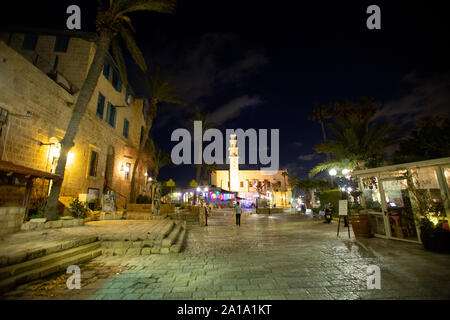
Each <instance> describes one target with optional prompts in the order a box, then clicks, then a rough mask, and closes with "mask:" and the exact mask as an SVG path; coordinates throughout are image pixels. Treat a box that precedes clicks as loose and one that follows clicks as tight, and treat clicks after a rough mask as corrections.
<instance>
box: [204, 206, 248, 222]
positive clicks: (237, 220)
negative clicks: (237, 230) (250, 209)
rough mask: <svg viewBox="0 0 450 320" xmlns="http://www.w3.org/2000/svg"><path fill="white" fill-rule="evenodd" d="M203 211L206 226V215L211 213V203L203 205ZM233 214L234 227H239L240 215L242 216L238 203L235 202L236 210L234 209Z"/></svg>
mask: <svg viewBox="0 0 450 320" xmlns="http://www.w3.org/2000/svg"><path fill="white" fill-rule="evenodd" d="M203 209H204V210H205V226H208V215H209V214H210V213H211V210H212V205H211V203H209V204H206V203H204V204H203ZM235 214H236V225H237V226H240V225H241V214H242V208H241V206H240V204H239V202H236V208H235Z"/></svg>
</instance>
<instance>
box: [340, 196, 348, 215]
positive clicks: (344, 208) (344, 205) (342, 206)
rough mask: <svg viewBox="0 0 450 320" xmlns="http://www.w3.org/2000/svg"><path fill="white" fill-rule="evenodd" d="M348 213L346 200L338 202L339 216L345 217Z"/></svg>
mask: <svg viewBox="0 0 450 320" xmlns="http://www.w3.org/2000/svg"><path fill="white" fill-rule="evenodd" d="M347 212H348V201H347V200H339V215H340V216H346V215H347Z"/></svg>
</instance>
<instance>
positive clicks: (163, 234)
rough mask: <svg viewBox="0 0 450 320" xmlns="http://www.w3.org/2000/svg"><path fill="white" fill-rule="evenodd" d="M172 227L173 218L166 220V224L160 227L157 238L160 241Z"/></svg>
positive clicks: (173, 225)
mask: <svg viewBox="0 0 450 320" xmlns="http://www.w3.org/2000/svg"><path fill="white" fill-rule="evenodd" d="M174 227H175V222H174V221H173V220H168V222H167V223H166V225H165V226H164V227H163V228H162V229H161V233H160V239H159V240H161V241H162V240H163V239H164V238H166V237H167V236H168V235H169V234H170V232H172V229H173V228H174Z"/></svg>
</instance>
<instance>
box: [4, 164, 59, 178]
mask: <svg viewBox="0 0 450 320" xmlns="http://www.w3.org/2000/svg"><path fill="white" fill-rule="evenodd" d="M0 172H6V173H11V174H13V173H15V174H21V175H24V176H30V177H34V178H44V179H59V178H60V177H59V176H58V175H56V174H53V173H50V172H46V171H41V170H37V169H33V168H28V167H24V166H19V165H17V164H14V163H12V162H9V161H3V160H0Z"/></svg>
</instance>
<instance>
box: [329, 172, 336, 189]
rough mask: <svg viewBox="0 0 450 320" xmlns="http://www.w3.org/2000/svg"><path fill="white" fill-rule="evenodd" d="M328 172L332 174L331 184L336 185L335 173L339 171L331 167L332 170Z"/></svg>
mask: <svg viewBox="0 0 450 320" xmlns="http://www.w3.org/2000/svg"><path fill="white" fill-rule="evenodd" d="M328 173H329V174H330V176H331V185H332V186H333V185H334V181H333V180H334V176H335V175H337V171H336V169H330V171H328Z"/></svg>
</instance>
